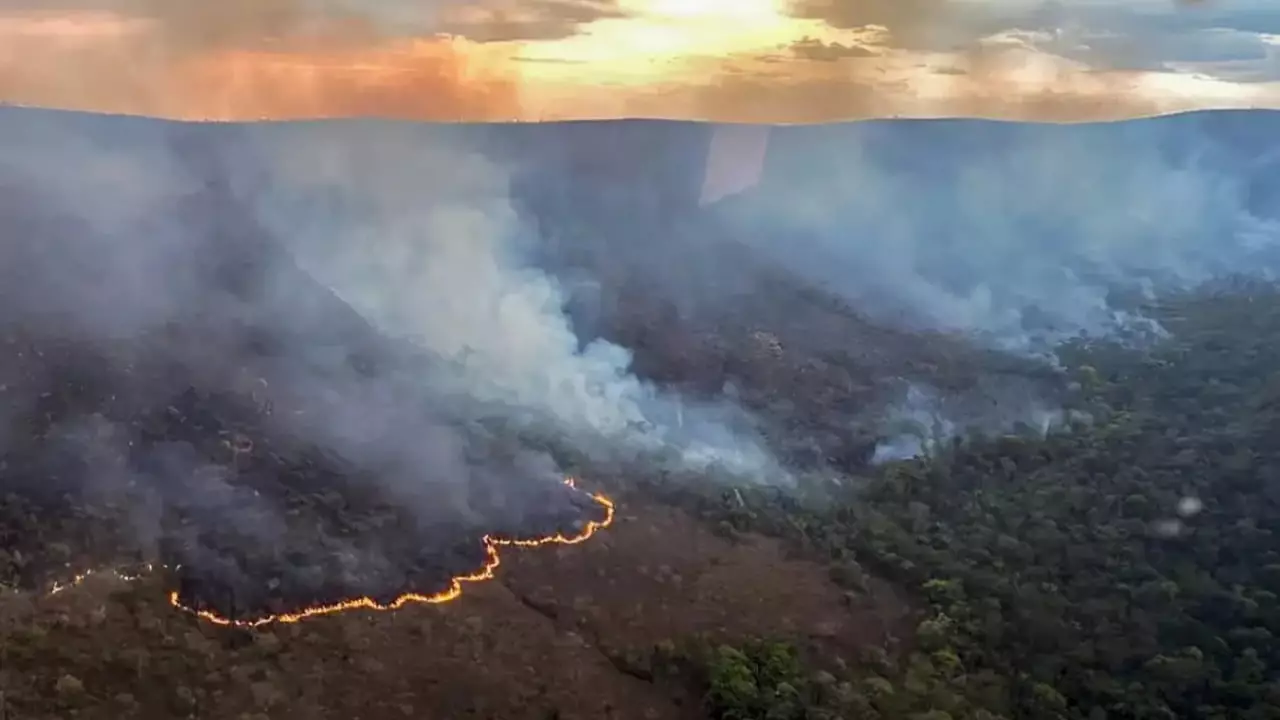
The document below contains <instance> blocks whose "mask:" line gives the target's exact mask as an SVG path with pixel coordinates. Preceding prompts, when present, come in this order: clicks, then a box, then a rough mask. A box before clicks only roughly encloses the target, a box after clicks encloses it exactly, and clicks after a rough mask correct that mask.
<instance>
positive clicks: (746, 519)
mask: <svg viewBox="0 0 1280 720" xmlns="http://www.w3.org/2000/svg"><path fill="white" fill-rule="evenodd" d="M1149 309H1150V310H1151V311H1153V312H1154V313H1155V316H1156V317H1159V318H1160V320H1161V321H1162V323H1164V324H1165V325H1166V326H1167V327H1168V328H1169V329H1170V331H1171V337H1170V339H1169V340H1168V341H1166V342H1164V343H1162V344H1160V345H1159V346H1157V347H1155V348H1153V349H1151V350H1150V351H1137V350H1133V349H1126V348H1125V347H1123V346H1122V345H1121V344H1119V343H1118V342H1116V341H1095V342H1085V341H1081V342H1076V343H1072V344H1070V345H1068V346H1066V347H1064V348H1062V350H1061V353H1062V359H1063V361H1064V364H1065V365H1066V366H1067V367H1069V368H1070V372H1071V373H1072V376H1073V379H1074V381H1073V382H1072V384H1071V389H1072V391H1073V392H1072V395H1071V397H1070V398H1069V400H1068V402H1069V404H1070V407H1072V408H1073V409H1076V410H1079V411H1082V412H1085V413H1088V417H1089V418H1091V421H1090V422H1083V421H1080V422H1076V423H1075V424H1073V425H1071V426H1070V427H1067V428H1062V429H1059V430H1057V431H1053V432H1051V433H1049V434H1048V435H1047V436H1037V434H1036V433H1035V432H1034V431H1032V430H1031V429H1030V428H1028V432H1026V433H1021V434H1009V435H1000V436H988V437H970V438H965V439H962V440H961V439H956V440H954V441H952V442H950V443H947V444H945V445H943V446H940V447H938V448H937V449H935V451H934V452H933V453H932V454H931V455H930V456H929V457H927V458H921V459H918V460H913V461H909V462H901V463H892V464H889V465H888V466H886V467H884V468H883V470H882V472H879V473H876V474H875V475H874V476H870V477H866V478H865V484H863V485H860V486H858V487H856V488H853V487H851V488H847V489H834V490H833V489H831V488H829V487H823V488H813V489H811V491H810V492H809V493H808V494H807V495H808V497H806V498H784V497H777V496H774V495H771V494H770V493H763V494H759V495H756V494H752V495H751V496H750V497H749V498H748V499H747V500H746V502H745V503H739V502H738V501H737V500H736V499H735V498H733V497H731V496H729V495H726V496H724V498H723V502H722V503H720V504H718V505H717V504H716V503H715V501H714V498H705V497H704V498H701V499H698V500H692V499H691V500H689V501H690V502H694V503H696V504H697V506H698V507H700V508H702V512H704V513H706V514H707V516H708V517H714V518H719V519H720V520H721V521H723V522H726V523H729V524H731V525H732V526H733V527H734V528H736V529H740V530H748V529H751V530H758V531H761V532H766V533H771V534H777V535H779V536H784V537H786V538H788V539H789V540H790V541H791V542H793V543H795V544H796V545H797V546H798V547H800V548H803V551H804V552H806V553H816V554H819V555H822V556H824V557H826V558H828V559H829V561H830V562H831V563H832V573H833V578H836V579H837V580H838V581H839V582H841V583H844V584H845V585H846V586H847V587H849V588H850V590H851V591H852V592H859V591H860V590H861V589H863V588H864V587H865V585H864V583H865V580H866V577H867V574H868V573H877V574H883V575H885V576H887V577H890V578H892V579H894V580H896V581H898V582H901V583H904V584H906V585H907V586H909V587H911V588H913V589H914V590H915V592H917V593H918V595H919V596H920V597H921V598H922V599H924V600H925V602H926V603H927V605H926V607H927V610H926V611H925V612H924V614H923V616H922V617H921V619H920V621H919V624H918V626H917V627H916V629H915V632H914V633H913V635H912V637H911V639H910V640H909V641H906V642H904V643H903V644H902V645H901V646H899V647H898V648H897V652H896V653H893V654H890V655H889V656H886V657H881V658H880V659H879V667H878V668H876V665H875V664H872V665H863V670H864V672H865V674H862V675H861V676H859V677H857V678H856V679H853V680H850V681H849V682H850V683H851V684H850V685H847V686H846V685H844V684H836V683H833V682H831V681H830V680H829V681H828V682H826V683H824V682H821V678H822V677H825V676H819V677H820V680H819V681H814V680H813V679H812V678H811V677H808V676H805V675H804V674H803V673H801V672H800V671H798V670H795V669H794V668H795V667H796V663H797V662H798V661H797V660H796V659H795V655H794V650H793V649H788V648H787V647H786V646H785V645H769V644H764V645H753V646H748V647H747V648H745V649H739V648H723V649H721V650H720V652H719V654H717V655H715V656H714V657H712V658H709V659H707V660H706V662H707V664H708V666H709V667H711V668H712V671H711V673H710V675H709V677H710V680H709V682H710V683H711V686H710V687H711V691H710V692H711V694H710V695H709V698H710V700H711V706H712V707H713V708H714V710H713V713H714V714H715V716H716V717H719V718H739V719H741V718H818V717H822V718H835V717H843V718H900V717H902V718H918V719H919V720H925V719H926V718H928V719H929V720H943V719H945V718H956V719H959V718H975V719H977V718H984V719H987V720H991V719H993V718H1081V719H1088V720H1102V719H1104V718H1125V719H1130V718H1132V719H1135V720H1136V719H1140V718H1141V719H1149V718H1169V719H1171V720H1172V719H1173V718H1206V719H1210V718H1212V719H1215V720H1216V719H1225V718H1251V719H1252V718H1274V717H1280V677H1278V676H1277V672H1276V668H1277V666H1278V665H1277V664H1278V663H1280V644H1277V640H1276V637H1275V634H1276V633H1277V632H1280V595H1278V593H1280V564H1278V563H1277V560H1278V559H1280V543H1278V541H1277V538H1276V536H1275V528H1276V526H1277V521H1278V520H1280V515H1278V513H1280V503H1278V500H1280V490H1278V489H1277V488H1278V487H1280V485H1277V483H1276V473H1277V472H1278V471H1280V454H1278V451H1277V448H1276V446H1275V444H1274V441H1273V438H1275V437H1276V432H1277V430H1280V408H1278V406H1277V399H1278V396H1277V392H1280V384H1278V383H1280V351H1278V350H1277V344H1276V342H1275V339H1276V338H1277V337H1278V336H1280V291H1278V290H1277V288H1276V287H1275V286H1274V285H1270V284H1267V283H1262V282H1255V281H1233V282H1223V283H1219V284H1217V285H1215V286H1214V287H1211V288H1207V289H1205V290H1202V291H1198V292H1194V293H1186V294H1183V295H1181V296H1178V297H1173V298H1169V299H1168V300H1165V301H1162V302H1161V303H1159V305H1158V306H1154V307H1151V308H1149ZM789 668H790V669H789ZM871 668H876V669H874V670H872V669H871ZM854 674H855V675H857V673H854ZM841 688H843V691H842V690H841Z"/></svg>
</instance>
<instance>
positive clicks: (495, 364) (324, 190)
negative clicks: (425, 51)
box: [256, 122, 779, 478]
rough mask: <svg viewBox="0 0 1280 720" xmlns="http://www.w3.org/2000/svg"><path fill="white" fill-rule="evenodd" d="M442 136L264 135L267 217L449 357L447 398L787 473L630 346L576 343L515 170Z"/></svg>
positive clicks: (687, 457) (398, 327)
mask: <svg viewBox="0 0 1280 720" xmlns="http://www.w3.org/2000/svg"><path fill="white" fill-rule="evenodd" d="M447 133H448V131H446V130H442V129H439V128H432V129H427V128H423V127H421V126H413V125H390V124H386V123H377V122H370V123H351V124H314V125H307V126H297V127H287V128H284V127H282V128H276V129H269V130H263V131H262V132H261V133H260V135H259V136H258V138H257V142H256V147H257V148H260V149H261V150H262V152H263V153H264V154H265V155H266V156H267V157H268V158H269V165H270V166H271V168H272V169H273V173H272V180H271V181H270V182H269V183H268V187H269V188H271V190H270V191H269V193H268V194H267V195H265V196H261V195H260V196H259V199H258V200H257V207H258V208H259V211H260V212H261V214H262V215H261V216H262V218H263V220H264V222H266V224H267V225H268V226H269V227H271V228H273V231H274V234H275V235H276V236H278V237H280V238H281V239H282V240H284V242H286V243H287V244H289V246H290V247H291V249H292V251H293V252H294V254H295V256H296V257H297V258H299V261H300V262H301V263H302V264H303V265H304V266H306V268H307V269H308V271H310V272H311V273H312V274H313V275H314V276H315V277H317V278H319V279H320V280H322V281H323V282H324V283H325V284H326V285H328V286H329V287H331V288H333V289H334V290H335V291H336V292H338V294H340V295H341V296H342V297H343V299H344V300H346V301H347V302H349V303H350V304H351V305H352V306H353V307H355V308H356V309H357V310H358V311H359V312H360V313H361V314H362V315H364V316H365V317H366V318H369V319H370V320H372V321H373V322H375V323H376V324H377V325H378V326H379V327H380V328H381V329H382V330H384V331H386V332H388V333H390V334H392V335H394V336H396V337H402V338H405V339H407V340H409V341H410V342H412V343H414V344H415V345H416V346H418V347H420V348H422V349H424V350H426V351H429V352H430V353H432V354H433V355H434V356H436V357H437V358H439V359H440V360H441V361H442V362H441V363H440V372H439V373H438V377H437V378H433V379H432V382H433V383H434V384H435V387H436V388H438V389H444V390H445V391H447V392H448V393H451V394H453V395H455V396H459V395H461V396H465V397H467V398H471V399H474V400H476V401H479V402H481V403H484V404H486V405H487V407H489V408H497V412H499V413H500V414H502V415H504V416H508V417H519V418H522V419H523V424H524V425H526V426H529V425H531V424H533V425H536V424H543V425H547V424H550V425H551V426H552V427H554V428H555V429H556V431H558V432H559V433H560V434H562V435H564V436H567V437H569V438H574V439H576V442H577V443H578V444H579V445H580V446H581V449H583V450H584V451H588V452H593V453H594V452H600V451H605V450H607V451H608V452H619V451H627V452H631V453H645V454H652V453H674V454H675V457H674V458H671V459H673V460H675V461H676V466H677V467H678V468H683V469H693V470H705V469H707V468H709V467H711V466H713V465H718V466H721V467H722V469H724V470H727V471H729V472H732V473H735V474H738V475H743V476H748V477H753V478H759V477H761V474H762V473H771V474H777V473H779V470H778V469H777V468H776V467H774V466H773V463H772V461H771V460H770V458H769V455H768V453H767V452H765V451H764V450H763V449H762V448H761V447H760V446H759V445H758V444H757V443H756V442H754V441H753V440H752V439H751V436H750V433H749V428H747V427H745V426H743V427H739V428H737V429H731V423H734V422H735V421H736V422H737V423H738V424H739V425H743V424H744V423H745V422H746V419H745V418H743V417H740V415H739V414H738V413H736V412H735V411H734V410H733V409H732V408H730V407H717V406H711V405H707V404H696V403H686V402H685V401H683V400H682V399H681V398H679V397H678V396H675V395H671V394H666V393H663V392H661V391H659V390H658V389H657V388H655V387H654V386H653V385H651V384H648V383H645V382H642V381H641V380H640V379H638V378H637V377H636V376H635V375H634V374H632V372H631V370H630V363H631V354H630V353H629V352H628V351H627V350H626V349H625V348H623V347H621V346H619V345H617V344H614V343H611V342H607V341H604V340H600V339H594V340H589V341H586V342H583V341H581V340H580V339H579V337H578V336H577V335H576V334H575V332H574V329H573V327H572V326H571V324H570V322H569V320H568V318H567V317H566V315H565V307H564V306H565V303H566V301H567V296H566V294H565V292H564V291H563V289H562V288H561V286H560V284H559V283H558V282H557V280H556V279H555V278H554V277H552V276H550V275H548V274H546V273H544V272H542V271H540V270H538V269H535V268H534V266H533V265H532V264H531V262H530V256H531V253H532V252H533V251H534V250H535V249H536V243H537V238H535V237H534V236H533V230H532V229H530V228H527V227H524V220H523V219H522V218H521V217H520V216H519V214H518V213H517V211H516V209H515V208H514V206H513V204H512V199H511V191H510V187H509V183H510V179H509V175H508V173H507V172H506V171H505V170H504V169H503V168H501V167H499V166H498V165H497V164H495V161H493V160H491V159H489V158H487V157H485V156H483V155H482V154H480V153H479V152H469V151H466V150H464V149H460V148H465V145H466V142H465V140H464V139H463V138H462V137H461V132H459V133H458V137H455V138H453V139H450V138H448V137H447ZM320 198H331V199H332V200H331V201H327V202H326V201H323V200H319V201H318V199H320ZM513 411H514V412H513ZM735 416H738V417H736V418H735ZM571 442H573V440H571ZM583 443H585V444H583Z"/></svg>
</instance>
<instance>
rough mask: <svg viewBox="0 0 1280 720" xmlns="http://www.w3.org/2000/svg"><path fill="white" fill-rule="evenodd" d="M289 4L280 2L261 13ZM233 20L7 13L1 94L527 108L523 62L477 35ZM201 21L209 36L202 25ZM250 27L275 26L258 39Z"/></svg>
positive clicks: (412, 111)
mask: <svg viewBox="0 0 1280 720" xmlns="http://www.w3.org/2000/svg"><path fill="white" fill-rule="evenodd" d="M258 1H259V0H254V2H258ZM284 2H285V0H270V2H266V3H263V4H262V5H260V6H258V7H259V10H258V12H259V13H260V14H262V13H265V10H263V8H265V7H268V6H270V5H272V4H280V3H284ZM214 4H217V3H210V5H214ZM228 4H229V5H234V4H235V3H228ZM222 17H223V16H222V15H221V14H213V15H210V16H207V17H194V18H193V17H188V16H186V15H182V16H179V18H180V21H179V19H178V18H174V17H168V18H163V19H157V18H156V17H147V16H127V15H119V14H115V13H109V12H79V13H73V14H62V15H54V14H52V13H25V14H22V15H11V16H9V17H3V18H0V98H3V99H4V100H6V101H8V102H12V103H17V104H26V105H40V106H48V107H58V108H68V109H80V110H97V111H105V112H121V113H130V114H140V115H157V116H163V117H176V118H186V119H258V118H264V117H269V118H282V117H299V116H303V117H333V116H350V115H364V114H372V115H381V116H387V117H395V118H414V119H438V120H457V119H496V118H510V117H513V116H517V115H519V114H520V113H521V109H520V93H519V87H518V85H519V83H518V81H517V77H516V75H515V74H514V72H513V68H512V66H511V63H510V62H509V61H506V60H504V59H502V58H501V57H500V56H497V55H495V54H493V53H490V52H487V51H486V49H485V48H484V47H483V46H478V45H476V44H474V43H469V42H467V41H465V40H460V39H453V38H447V37H430V38H425V39H414V38H396V37H384V36H380V35H379V34H378V33H376V32H374V31H373V30H372V28H371V27H370V26H368V25H367V24H362V23H356V22H352V23H350V24H349V25H346V26H345V27H347V28H348V29H347V30H345V31H341V32H339V31H337V30H338V28H337V26H335V25H330V26H327V27H326V26H317V27H315V28H313V29H312V30H311V31H310V34H307V33H303V32H301V31H300V30H299V29H298V26H297V25H295V24H292V23H289V22H283V21H273V20H271V18H272V17H274V16H272V15H271V14H270V13H265V14H264V15H259V16H256V17H261V19H260V20H258V21H256V22H253V23H249V27H248V28H246V27H245V26H244V25H240V24H235V23H230V22H224V21H223V20H222V19H221V18H222ZM199 26H204V27H207V28H208V30H209V32H208V33H207V34H201V33H199V32H197V31H196V27H199ZM249 28H252V29H253V30H256V31H260V32H263V33H266V34H264V35H263V36H262V37H255V36H254V35H253V34H252V33H250V32H249ZM273 30H274V31H276V32H275V33H274V34H272V31H273Z"/></svg>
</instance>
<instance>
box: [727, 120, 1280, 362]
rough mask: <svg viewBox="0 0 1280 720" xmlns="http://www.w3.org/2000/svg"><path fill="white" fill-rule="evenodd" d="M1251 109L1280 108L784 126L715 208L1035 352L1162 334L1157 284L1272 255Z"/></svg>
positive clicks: (796, 256)
mask: <svg viewBox="0 0 1280 720" xmlns="http://www.w3.org/2000/svg"><path fill="white" fill-rule="evenodd" d="M1209 118H1217V120H1216V121H1211V120H1210V119H1209ZM1233 118H1234V120H1232V119H1233ZM1246 120H1247V121H1248V123H1247V124H1250V125H1252V124H1258V123H1265V124H1268V125H1270V124H1273V123H1274V122H1275V118H1274V117H1273V116H1271V115H1261V114H1259V115H1230V114H1222V115H1214V116H1208V115H1204V116H1202V115H1186V116H1175V117H1169V118H1160V119H1154V120H1145V121H1143V120H1140V121H1131V122H1125V123H1114V124H1100V125H1091V126H1051V125H1012V124H1000V123H985V122H982V121H937V122H912V123H902V124H893V125H891V124H887V123H878V122H869V123H864V124H856V125H855V124H850V125H842V126H830V127H826V128H814V129H810V130H800V131H791V130H786V129H775V130H774V131H773V139H772V141H771V148H770V153H771V155H770V157H771V160H770V163H769V167H768V168H767V169H766V170H765V173H764V180H763V181H762V182H761V183H760V185H759V187H757V188H756V189H754V190H752V191H749V192H748V193H746V194H744V195H742V196H740V197H739V198H733V199H730V200H728V201H725V202H723V203H721V205H720V206H719V207H718V208H717V212H718V213H719V214H720V216H721V217H722V219H724V221H725V222H727V223H729V224H730V225H731V226H732V227H733V228H734V229H735V232H736V234H737V237H739V238H741V239H742V240H743V241H745V242H747V243H750V244H751V245H753V246H754V247H756V248H759V249H760V250H763V251H765V252H767V253H769V254H770V257H773V258H774V259H776V260H777V261H778V262H781V263H784V264H786V265H787V266H789V267H791V268H793V269H795V270H797V271H799V272H801V273H803V274H804V275H805V276H806V277H809V278H811V279H812V280H813V281H815V282H818V283H820V284H822V285H824V286H826V287H828V288H830V289H831V290H833V291H835V292H837V293H839V294H841V295H843V296H845V297H847V298H849V299H851V300H853V301H855V303H856V304H857V306H858V307H860V308H863V309H864V310H867V311H868V312H870V313H872V314H873V315H879V316H880V317H885V318H888V317H897V316H898V315H899V314H905V315H906V316H907V317H910V318H913V319H914V321H915V323H916V324H917V326H919V327H927V328H932V329H940V330H945V331H951V332H958V333H964V334H968V335H972V336H975V337H978V338H979V339H981V340H982V341H983V342H985V343H987V344H989V345H991V346H994V347H997V348H1000V349H1005V350H1010V351H1014V352H1019V353H1027V354H1048V353H1051V351H1052V348H1053V346H1054V345H1055V344H1057V343H1059V342H1061V341H1063V340H1065V339H1068V338H1071V337H1075V336H1078V335H1080V334H1082V333H1088V334H1105V333H1129V334H1130V335H1132V336H1133V337H1134V339H1135V340H1136V339H1140V338H1142V337H1148V338H1149V337H1155V336H1159V334H1160V333H1161V332H1162V330H1161V328H1160V327H1159V326H1158V324H1156V323H1155V322H1154V321H1153V320H1152V319H1150V318H1147V317H1145V316H1144V315H1143V313H1142V309H1141V306H1142V304H1143V302H1144V301H1146V300H1150V299H1151V298H1153V297H1156V296H1158V295H1159V293H1160V292H1162V291H1167V290H1171V289H1185V288H1189V287H1194V286H1196V285H1198V284H1201V283H1204V282H1206V281H1208V280H1210V279H1213V278H1216V277H1221V276H1224V275H1228V274H1232V273H1245V274H1262V275H1264V276H1269V275H1270V274H1271V273H1273V272H1274V271H1275V270H1276V267H1277V266H1276V260H1277V256H1276V254H1275V250H1276V240H1277V238H1278V237H1280V235H1277V232H1276V231H1277V225H1276V223H1275V220H1274V219H1273V218H1272V217H1269V216H1267V215H1266V214H1265V213H1264V212H1262V210H1263V209H1265V208H1262V207H1261V206H1260V205H1259V198H1260V197H1262V195H1260V193H1263V192H1265V191H1266V187H1267V186H1266V183H1265V177H1266V175H1265V169H1264V167H1263V166H1264V165H1265V164H1266V161H1265V157H1266V153H1265V151H1266V148H1262V147H1253V148H1251V149H1249V148H1241V147H1239V146H1238V145H1239V141H1238V140H1233V135H1236V134H1238V133H1240V132H1241V129H1243V127H1244V126H1245V125H1246V122H1245V121H1246ZM1237 121H1238V122H1237ZM1249 152H1252V153H1253V156H1252V158H1249V157H1248V156H1246V155H1244V154H1243V153H1249ZM1259 158H1263V159H1259Z"/></svg>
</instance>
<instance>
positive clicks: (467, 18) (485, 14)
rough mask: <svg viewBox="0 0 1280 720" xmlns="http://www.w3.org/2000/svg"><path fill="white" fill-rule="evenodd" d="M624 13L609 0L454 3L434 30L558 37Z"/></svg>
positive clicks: (488, 38) (483, 38)
mask: <svg viewBox="0 0 1280 720" xmlns="http://www.w3.org/2000/svg"><path fill="white" fill-rule="evenodd" d="M626 16H627V14H626V13H625V12H623V11H622V10H621V9H620V8H618V7H617V5H615V4H614V3H613V2H611V1H610V0H519V2H517V1H516V0H490V1H488V2H479V3H472V4H469V5H463V6H459V7H457V8H456V10H455V11H454V12H452V13H446V14H445V16H444V18H443V19H442V21H441V22H440V24H439V25H438V26H437V27H436V28H435V30H436V31H437V32H442V33H449V34H453V35H460V36H462V37H465V38H467V39H469V40H474V41H476V42H508V41H522V40H559V39H562V38H566V37H570V36H573V35H575V34H577V33H578V32H579V31H580V30H581V29H582V27H583V26H585V25H588V24H590V23H592V22H595V21H597V20H606V19H619V18H624V17H626Z"/></svg>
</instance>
